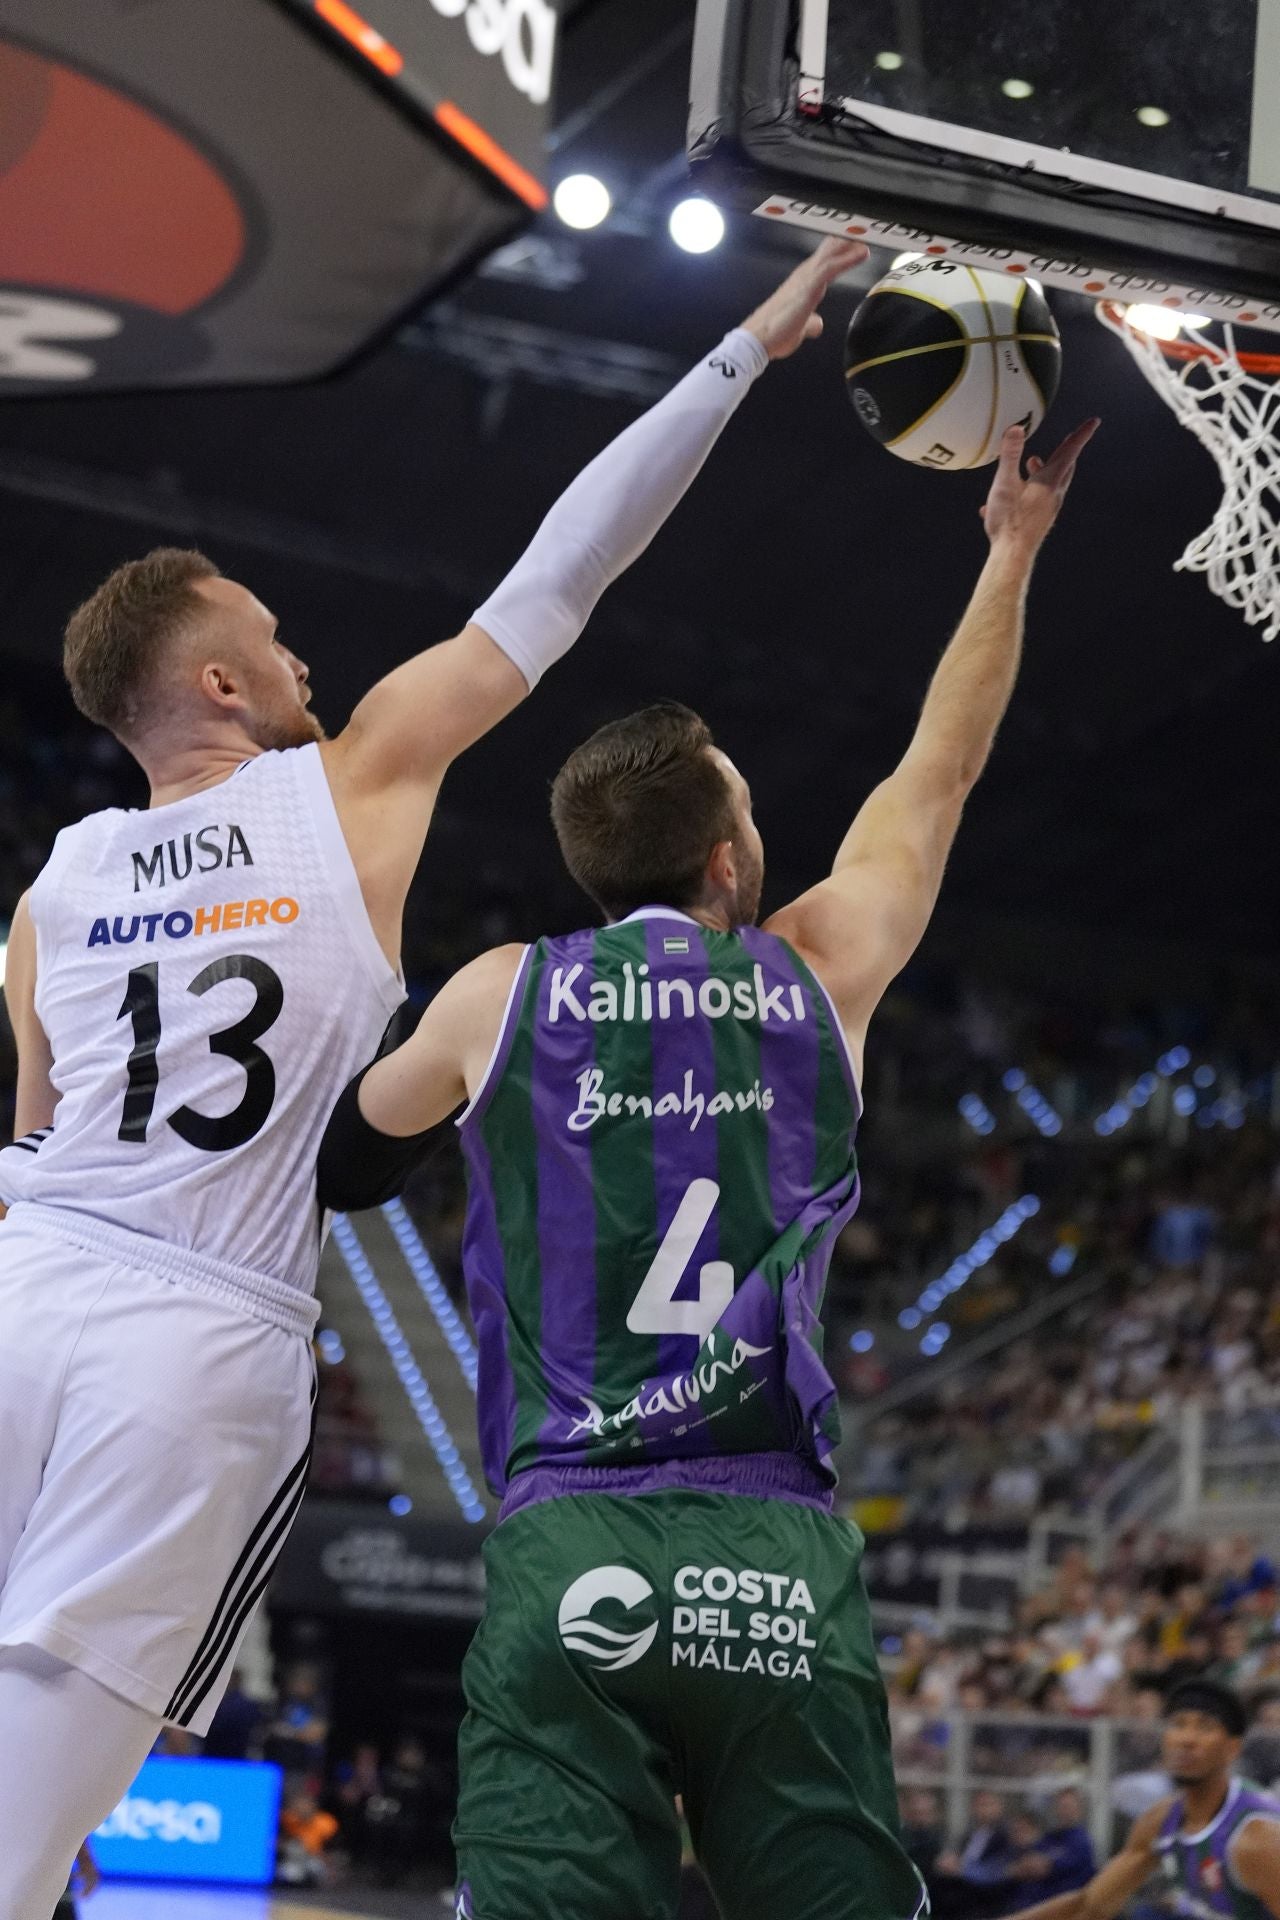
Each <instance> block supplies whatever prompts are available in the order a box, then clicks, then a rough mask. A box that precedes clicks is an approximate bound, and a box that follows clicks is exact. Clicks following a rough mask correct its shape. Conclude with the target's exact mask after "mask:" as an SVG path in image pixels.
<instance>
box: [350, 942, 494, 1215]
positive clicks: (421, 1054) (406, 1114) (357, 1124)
mask: <svg viewBox="0 0 1280 1920" xmlns="http://www.w3.org/2000/svg"><path fill="white" fill-rule="evenodd" d="M524 953H525V949H524V948H523V947H518V946H511V947H497V948H495V949H494V950H493V951H492V952H491V953H486V954H482V955H481V957H480V959H478V960H473V961H472V963H471V965H470V966H468V967H464V968H463V969H462V971H461V972H460V973H458V974H455V975H454V977H453V979H452V980H450V981H449V983H448V985H447V986H445V987H443V988H442V989H441V991H440V992H439V993H438V994H437V995H436V997H435V999H434V1000H433V1001H432V1002H431V1005H430V1006H429V1007H428V1008H427V1011H426V1012H425V1013H424V1014H423V1016H422V1019H421V1021H420V1022H419V1024H418V1029H417V1031H416V1033H415V1034H414V1035H413V1037H412V1039H410V1040H407V1041H406V1042H405V1044H404V1046H402V1047H398V1048H397V1049H396V1051H395V1052H394V1053H390V1054H388V1055H387V1056H386V1057H385V1058H384V1059H382V1060H377V1061H375V1062H374V1064H373V1065H372V1066H371V1067H368V1068H366V1070H365V1072H364V1073H363V1074H362V1075H360V1076H359V1077H358V1078H357V1079H356V1080H354V1081H353V1082H352V1083H351V1085H350V1086H349V1087H348V1088H347V1090H346V1092H345V1093H344V1094H343V1096H342V1098H341V1099H340V1100H339V1102H338V1105H337V1107H336V1108H335V1109H334V1113H333V1117H332V1119H331V1120H330V1122H329V1125H328V1127H327V1129H326V1131H325V1136H324V1140H323V1142H322V1143H321V1148H320V1167H319V1193H320V1200H321V1204H322V1205H324V1206H326V1207H338V1208H341V1209H343V1210H344V1211H350V1212H355V1211H357V1210H359V1209H360V1208H362V1207H372V1206H377V1205H379V1204H381V1203H382V1202H383V1201H385V1200H388V1199H390V1198H391V1197H392V1195H393V1194H395V1193H398V1192H399V1191H400V1189H401V1188H402V1187H403V1186H404V1184H405V1181H406V1180H407V1179H408V1177H409V1174H410V1173H411V1172H412V1170H413V1168H414V1166H415V1165H416V1163H417V1161H418V1160H419V1159H420V1158H421V1155H422V1152H423V1150H424V1148H425V1146H426V1142H427V1138H428V1136H429V1135H430V1134H431V1132H432V1131H433V1129H434V1128H435V1127H437V1126H438V1125H439V1124H440V1122H441V1121H442V1120H446V1119H448V1117H449V1115H450V1114H451V1113H453V1112H454V1111H455V1110H456V1109H457V1108H458V1107H460V1106H461V1105H462V1104H463V1102H464V1101H465V1100H466V1099H467V1098H468V1097H469V1096H473V1095H474V1094H475V1093H476V1091H477V1090H478V1089H479V1087H480V1085H481V1083H482V1082H483V1080H484V1077H485V1073H486V1071H487V1069H488V1066H489V1063H490V1061H491V1060H492V1058H493V1055H494V1050H495V1048H496V1046H497V1043H498V1038H499V1035H500V1033H501V1030H502V1021H503V1014H504V1012H505V1010H506V1006H507V1001H508V999H509V998H510V994H511V988H512V983H513V982H514V980H515V978H516V975H517V972H518V970H519V967H520V964H521V961H522V959H523V957H524Z"/></svg>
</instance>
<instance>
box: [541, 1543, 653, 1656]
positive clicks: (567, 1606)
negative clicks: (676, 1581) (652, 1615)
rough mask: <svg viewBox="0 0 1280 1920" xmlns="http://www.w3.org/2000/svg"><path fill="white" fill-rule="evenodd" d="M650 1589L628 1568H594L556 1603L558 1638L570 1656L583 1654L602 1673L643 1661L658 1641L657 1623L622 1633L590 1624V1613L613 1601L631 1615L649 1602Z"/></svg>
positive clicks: (651, 1592) (601, 1623) (595, 1623)
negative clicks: (605, 1602) (557, 1610)
mask: <svg viewBox="0 0 1280 1920" xmlns="http://www.w3.org/2000/svg"><path fill="white" fill-rule="evenodd" d="M652 1598H653V1588H652V1587H651V1586H650V1585H649V1582H648V1581H647V1580H646V1579H645V1578H644V1576H643V1574H639V1573H636V1572H634V1571H633V1569H632V1568H630V1567H594V1568H593V1569H592V1570H591V1572H590V1573H584V1574H583V1576H582V1578H581V1579H580V1580H575V1581H574V1583H573V1585H572V1586H571V1587H570V1588H569V1590H568V1592H567V1593H566V1594H565V1596H564V1599H563V1600H562V1601H561V1602H560V1638H561V1639H562V1640H563V1641H564V1644H565V1646H566V1647H568V1648H570V1649H571V1651H572V1652H574V1653H581V1654H585V1655H586V1657H587V1659H588V1660H590V1662H591V1664H592V1665H593V1666H596V1667H601V1668H603V1669H604V1671H605V1672H606V1673H616V1672H617V1671H618V1669H619V1668H620V1667H633V1666H634V1665H635V1663H636V1661H637V1660H641V1659H643V1658H644V1656H645V1654H646V1653H648V1651H649V1649H650V1647H651V1646H652V1645H653V1643H654V1641H655V1640H656V1639H657V1637H658V1623H657V1621H656V1620H651V1621H650V1622H649V1624H648V1625H647V1626H643V1627H637V1628H635V1629H633V1630H632V1631H630V1632H624V1631H622V1630H621V1629H620V1628H618V1627H608V1626H605V1624H604V1623H603V1621H600V1620H593V1619H592V1617H591V1616H592V1612H593V1610H594V1609H595V1608H596V1607H598V1606H599V1604H600V1602H601V1601H602V1600H613V1601H616V1602H617V1603H618V1605H619V1606H621V1607H622V1608H623V1609H624V1611H625V1612H627V1613H634V1611H635V1609H636V1608H637V1607H640V1606H643V1605H644V1603H645V1601H646V1600H652Z"/></svg>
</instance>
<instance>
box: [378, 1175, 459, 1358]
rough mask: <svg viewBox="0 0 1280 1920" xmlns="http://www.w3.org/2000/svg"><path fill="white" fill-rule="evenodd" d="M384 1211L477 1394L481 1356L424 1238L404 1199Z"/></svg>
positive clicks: (451, 1347)
mask: <svg viewBox="0 0 1280 1920" xmlns="http://www.w3.org/2000/svg"><path fill="white" fill-rule="evenodd" d="M382 1211H383V1213H384V1214H385V1215H386V1219H387V1225H388V1226H389V1227H390V1228H391V1231H392V1233H394V1235H395V1237H396V1243H397V1245H398V1246H399V1248H400V1251H401V1253H402V1254H403V1255H404V1257H405V1264H406V1265H407V1267H408V1269H409V1271H410V1273H411V1274H412V1275H413V1277H414V1279H415V1280H416V1281H417V1283H418V1289H419V1291H420V1292H421V1294H422V1297H423V1299H424V1300H425V1301H426V1303H427V1305H428V1306H429V1307H430V1309H431V1311H432V1313H433V1314H434V1315H435V1318H436V1323H437V1325H438V1326H439V1328H440V1331H441V1333H442V1334H443V1335H444V1337H445V1339H446V1340H447V1341H448V1343H449V1348H450V1351H451V1352H452V1354H453V1356H454V1358H455V1359H456V1361H457V1362H458V1365H459V1366H460V1367H461V1369H462V1377H463V1379H464V1380H465V1381H466V1383H467V1385H468V1386H469V1387H470V1389H471V1391H472V1393H474V1392H475V1390H476V1374H477V1372H478V1370H479V1362H480V1356H479V1355H478V1353H477V1352H476V1347H475V1342H474V1341H473V1340H472V1338H471V1335H470V1334H469V1333H468V1332H467V1329H466V1326H465V1325H464V1323H463V1319H462V1316H461V1314H460V1313H459V1312H458V1310H457V1308H456V1307H455V1306H454V1304H453V1302H452V1300H451V1299H450V1298H449V1295H448V1292H447V1290H446V1288H445V1284H444V1281H443V1280H442V1279H441V1278H440V1275H439V1273H438V1272H437V1271H436V1264H435V1261H434V1260H433V1259H432V1258H431V1255H430V1254H429V1253H428V1252H427V1249H426V1247H425V1246H424V1245H423V1242H422V1236H421V1235H420V1234H419V1232H418V1229H417V1228H416V1227H415V1226H414V1224H413V1221H412V1220H411V1219H410V1218H409V1215H408V1212H407V1211H406V1209H405V1205H404V1202H403V1201H402V1200H388V1201H387V1203H386V1205H385V1206H384V1207H383V1209H382Z"/></svg>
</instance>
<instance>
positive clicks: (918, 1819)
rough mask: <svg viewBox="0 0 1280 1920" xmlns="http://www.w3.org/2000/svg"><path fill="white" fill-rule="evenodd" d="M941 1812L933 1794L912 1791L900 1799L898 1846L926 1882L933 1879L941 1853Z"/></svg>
mask: <svg viewBox="0 0 1280 1920" xmlns="http://www.w3.org/2000/svg"><path fill="white" fill-rule="evenodd" d="M942 1842H943V1830H942V1809H941V1807H940V1805H939V1802H938V1796H937V1794H936V1793H931V1792H930V1791H929V1790H928V1788H927V1787H912V1788H911V1789H910V1790H909V1791H908V1792H906V1793H904V1794H903V1796H902V1844H903V1846H904V1847H905V1848H906V1851H907V1856H908V1858H909V1859H910V1860H912V1861H913V1862H914V1863H915V1865H916V1866H917V1867H918V1868H919V1869H920V1872H921V1873H922V1874H923V1876H924V1878H925V1880H926V1881H931V1880H932V1879H933V1876H934V1873H935V1872H936V1870H937V1866H938V1858H939V1855H940V1854H941V1852H942Z"/></svg>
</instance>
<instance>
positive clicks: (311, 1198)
mask: <svg viewBox="0 0 1280 1920" xmlns="http://www.w3.org/2000/svg"><path fill="white" fill-rule="evenodd" d="M31 914H32V919H33V921H34V923H35V930H36V950H37V961H36V1012H37V1014H38V1016H39V1019H40V1023H41V1025H42V1027H43V1028H44V1031H45V1033H46V1035H47V1036H48V1039H49V1044H50V1047H51V1048H52V1051H53V1061H54V1067H53V1083H54V1086H55V1088H56V1090H57V1093H58V1096H59V1098H58V1106H57V1110H56V1112H55V1115H54V1122H53V1126H52V1128H51V1129H49V1130H46V1131H44V1132H42V1133H40V1134H36V1135H32V1136H30V1137H29V1138H28V1139H26V1140H24V1141H19V1142H16V1143H15V1144H14V1145H13V1146H11V1147H8V1148H6V1149H5V1150H4V1152H3V1153H0V1200H4V1201H5V1202H6V1203H13V1202H14V1201H23V1200H27V1201H35V1202H37V1203H38V1204H40V1205H43V1206H47V1207H56V1208H59V1209H61V1210H63V1211H64V1212H70V1213H75V1214H79V1215H82V1216H83V1215H88V1216H89V1217H90V1218H92V1219H95V1220H99V1221H102V1222H105V1223H107V1224H109V1225H111V1226H115V1227H120V1228H124V1229H125V1230H126V1231H129V1232H132V1233H136V1234H142V1235H145V1236H147V1237H148V1238H150V1239H153V1240H155V1241H158V1242H161V1243H164V1244H165V1245H167V1246H168V1247H170V1248H176V1249H178V1250H179V1252H181V1251H183V1250H186V1251H190V1252H192V1253H194V1254H196V1255H198V1256H205V1257H207V1258H211V1259H213V1260H217V1261H220V1262H222V1263H223V1264H224V1265H226V1266H232V1267H235V1268H238V1269H240V1270H241V1271H246V1272H249V1273H255V1274H260V1275H265V1276H267V1277H268V1278H269V1279H271V1280H274V1281H277V1282H281V1283H284V1284H285V1285H287V1286H289V1287H296V1288H299V1289H301V1290H303V1291H304V1292H306V1293H310V1292H312V1291H313V1290H314V1286H315V1276H316V1267H317V1264H318V1260H319V1253H320V1237H321V1236H320V1224H321V1223H320V1217H319V1214H318V1211H317V1203H316V1179H315V1165H316V1156H317V1152H318V1149H319V1145H320V1138H321V1135H322V1134H323V1132H324V1128H325V1123H326V1122H327V1120H328V1118H329V1114H330V1111H331V1109H332V1107H333V1105H334V1103H335V1101H336V1100H337V1098H338V1095H339V1094H340V1093H341V1091H342V1089H343V1088H344V1087H345V1086H346V1084H347V1082H348V1081H349V1080H350V1079H351V1077H352V1075H353V1074H354V1073H356V1072H357V1071H358V1069H359V1068H360V1067H361V1066H363V1065H364V1064H365V1063H366V1062H367V1061H368V1060H369V1059H370V1058H371V1057H372V1056H373V1054H374V1053H375V1052H376V1051H377V1048H378V1044H379V1042H380V1040H381V1039H382V1036H383V1034H384V1032H385V1030H386V1027H387V1023H388V1021H389V1020H390V1018H391V1016H392V1014H393V1013H394V1012H395V1010H396V1008H397V1007H398V1006H399V1005H400V1002H401V1001H402V1000H403V998H404V991H403V986H402V983H401V981H400V979H399V977H398V976H397V974H396V973H395V972H394V970H393V969H392V968H391V967H390V966H389V965H388V963H387V960H386V957H385V956H384V954H383V952H382V950H381V948H380V947H379V945H378V941H377V938H376V936H375V934H374V931H373V928H372V926H371V924H370V921H369V917H368V914H367V912H366V910H365V905H364V899H363V896H362V894H361V891H360V883H359V879H358V878H357V875H356V871H355V867H354V865H353V863H352V860H351V855H350V853H349V852H348V850H347V844H346V841H345V839H344V837H343V833H342V827H341V824H340V822H339V820H338V814H337V809H336V808H335V806H334V803H333V796H332V794H331V792H330V790H329V783H328V779H327V777H326V774H325V770H324V763H323V760H322V758H321V754H320V749H319V748H318V747H317V746H306V747H300V748H293V749H291V750H289V751H287V752H281V753H264V754H261V755H260V756H259V757H258V758H256V759H254V760H250V761H247V762H246V763H245V765H244V766H242V767H241V768H240V769H239V770H238V771H237V772H236V773H235V774H233V775H232V777H231V778H230V779H229V780H226V781H224V782H223V783H222V785H221V786H217V787H210V788H208V789H207V790H206V791H205V792H203V793H199V794H194V795H192V796H191V797H189V798H187V799H184V800H175V801H173V802H171V803H170V804H169V805H168V806H163V807H156V808H153V809H152V810H151V811H149V812H126V811H122V810H120V809H118V808H116V809H112V810H110V811H108V812H105V813H97V814H92V815H90V816H89V818H88V819H86V820H82V821H80V823H79V824H78V825H77V826H74V827H68V828H67V829H66V830H65V831H64V832H63V833H60V834H59V835H58V838H57V840H56V842H55V844H54V849H53V853H52V855H51V856H50V859H49V862H48V865H47V866H46V867H45V868H44V871H43V872H42V873H41V874H40V877H39V878H38V879H37V881H36V883H35V885H34V887H33V888H32V892H31Z"/></svg>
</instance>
